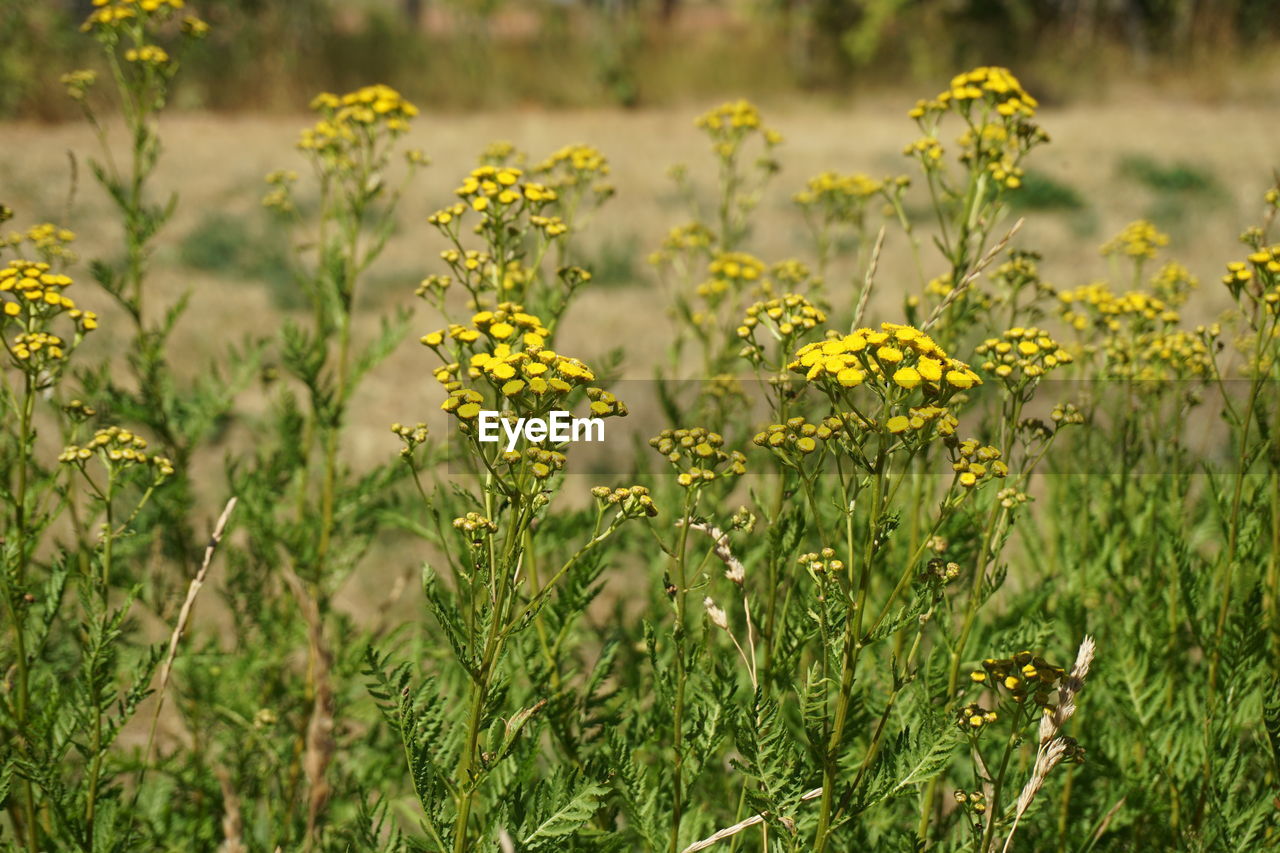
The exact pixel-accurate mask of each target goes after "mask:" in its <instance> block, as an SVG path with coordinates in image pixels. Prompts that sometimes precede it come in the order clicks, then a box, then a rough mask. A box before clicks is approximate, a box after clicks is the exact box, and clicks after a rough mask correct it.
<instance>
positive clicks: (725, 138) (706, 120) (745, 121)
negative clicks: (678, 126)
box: [695, 100, 782, 165]
mask: <svg viewBox="0 0 1280 853" xmlns="http://www.w3.org/2000/svg"><path fill="white" fill-rule="evenodd" d="M695 124H696V125H697V126H698V127H699V128H701V129H702V130H703V131H705V132H706V134H707V135H708V136H709V137H711V148H712V150H713V151H714V152H715V154H716V156H717V157H719V158H721V159H722V160H725V161H728V160H732V159H733V158H734V157H736V156H737V154H738V152H739V151H740V150H741V149H742V147H743V145H744V144H746V142H747V140H749V139H750V138H751V137H753V136H759V137H760V140H761V142H762V143H763V144H764V149H765V152H766V157H765V158H764V160H763V161H762V163H765V164H768V163H772V161H771V160H770V159H769V157H768V156H767V155H768V152H769V151H771V150H772V149H773V148H775V147H777V146H778V145H781V144H782V134H780V133H778V132H777V131H776V130H773V129H771V128H768V127H765V126H764V123H763V120H762V119H761V117H760V111H759V110H758V109H757V108H756V107H755V105H754V104H752V103H751V102H750V101H744V100H738V101H727V102H725V103H723V104H721V105H720V106H718V107H716V108H714V109H712V110H709V111H707V112H706V113H704V114H702V115H701V116H699V117H698V118H697V120H696V122H695ZM775 165H776V164H775Z"/></svg>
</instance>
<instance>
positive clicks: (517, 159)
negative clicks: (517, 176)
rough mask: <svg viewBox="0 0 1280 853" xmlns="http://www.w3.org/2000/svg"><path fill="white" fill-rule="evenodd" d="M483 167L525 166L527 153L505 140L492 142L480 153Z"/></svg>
mask: <svg viewBox="0 0 1280 853" xmlns="http://www.w3.org/2000/svg"><path fill="white" fill-rule="evenodd" d="M478 159H479V161H480V165H481V166H523V165H524V162H525V160H526V159H527V158H526V157H525V153H524V152H523V151H521V150H520V149H519V148H516V146H515V145H514V144H513V143H511V142H508V141H507V140H505V139H498V140H494V141H493V142H490V143H489V144H488V145H486V146H485V147H484V149H483V150H482V151H481V152H480V157H479V158H478Z"/></svg>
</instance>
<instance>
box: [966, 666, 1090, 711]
mask: <svg viewBox="0 0 1280 853" xmlns="http://www.w3.org/2000/svg"><path fill="white" fill-rule="evenodd" d="M1064 675H1066V671H1065V670H1064V669H1063V668H1062V667H1060V666H1054V665H1053V664H1051V663H1049V662H1048V661H1046V660H1045V659H1044V658H1042V657H1039V656H1037V655H1033V654H1031V652H1027V651H1022V652H1018V653H1017V654H1016V655H1014V656H1013V657H1011V658H1000V659H997V658H987V659H986V660H984V661H983V662H982V669H981V670H977V671H974V672H972V673H970V674H969V677H970V678H971V679H972V680H973V681H974V683H976V684H984V685H986V686H988V687H990V688H992V689H993V690H999V689H1001V688H1003V689H1005V690H1007V691H1009V694H1010V696H1011V698H1012V699H1013V701H1015V702H1018V703H1021V702H1025V701H1026V700H1027V698H1028V697H1030V698H1031V699H1032V700H1033V701H1034V702H1035V704H1036V705H1039V706H1040V707H1041V708H1044V709H1045V711H1046V712H1051V711H1052V710H1053V709H1052V708H1051V707H1049V691H1050V690H1052V689H1053V687H1054V685H1056V684H1057V683H1058V681H1059V680H1060V679H1061V678H1062V677H1063V676H1064Z"/></svg>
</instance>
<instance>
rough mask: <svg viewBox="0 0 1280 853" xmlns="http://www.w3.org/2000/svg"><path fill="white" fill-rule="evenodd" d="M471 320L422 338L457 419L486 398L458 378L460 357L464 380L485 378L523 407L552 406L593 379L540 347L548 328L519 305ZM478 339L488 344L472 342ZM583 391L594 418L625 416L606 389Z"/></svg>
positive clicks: (472, 414) (446, 404) (574, 364)
mask: <svg viewBox="0 0 1280 853" xmlns="http://www.w3.org/2000/svg"><path fill="white" fill-rule="evenodd" d="M472 324H473V326H474V328H471V327H467V326H462V325H459V324H453V325H451V326H449V327H448V328H445V329H441V330H438V331H435V332H430V333H428V334H426V335H423V336H422V338H421V341H422V343H423V344H425V345H426V346H429V347H431V348H432V349H434V350H436V352H437V353H439V354H440V356H441V358H442V359H444V361H445V364H444V365H442V366H441V367H438V368H436V370H435V378H436V380H437V381H438V382H440V384H441V385H443V386H444V388H445V390H446V391H448V392H449V397H448V399H446V400H445V402H444V403H443V404H442V406H441V408H442V409H444V410H445V411H446V412H450V413H452V414H453V415H454V416H455V417H457V418H459V419H460V420H462V421H470V420H472V419H474V418H475V417H476V416H477V415H478V414H479V413H480V410H481V409H482V408H483V403H484V402H485V396H484V394H482V393H481V392H480V391H478V390H476V389H475V388H468V387H466V386H464V384H463V382H462V380H461V379H460V374H461V372H462V364H461V359H463V358H465V359H466V362H467V364H466V375H467V377H468V378H470V379H472V380H482V381H484V382H485V383H487V385H488V386H489V387H491V388H492V389H493V390H494V391H495V392H496V394H497V395H499V396H501V397H502V398H505V399H506V401H507V402H508V403H512V404H514V405H516V407H517V408H518V409H522V410H525V411H549V410H550V409H554V408H556V407H557V404H559V403H560V402H561V401H562V400H563V399H564V397H565V396H566V395H568V394H569V393H570V392H571V391H573V390H574V389H575V388H583V387H585V386H587V385H588V384H589V383H591V382H594V381H595V378H596V377H595V374H594V373H592V371H591V369H590V368H589V367H587V365H585V364H584V363H582V362H581V361H579V360H578V359H576V358H570V357H568V356H563V355H560V354H559V353H556V352H555V351H553V350H550V349H547V348H545V346H544V343H545V340H546V337H547V335H548V334H549V333H548V331H547V328H546V327H545V326H544V325H543V324H542V321H541V320H540V319H539V318H538V317H536V316H534V315H533V314H529V313H526V312H525V310H524V308H523V307H522V306H520V305H516V304H513V303H510V302H504V303H502V304H501V305H499V306H498V307H497V308H496V309H495V310H493V311H481V312H479V313H477V314H476V315H475V316H474V317H472ZM446 342H453V343H454V344H455V345H456V348H455V349H454V351H453V352H446V351H445V347H446ZM478 343H479V344H482V346H485V347H489V348H488V349H479V350H477V349H476V348H475V347H472V346H471V345H472V344H478ZM585 393H586V396H587V398H588V399H589V400H590V401H591V404H590V411H591V415H592V416H593V417H613V416H617V417H625V416H626V414H627V407H626V405H625V404H624V403H622V401H620V400H618V399H617V398H616V397H615V396H614V395H613V394H611V393H609V392H608V391H604V390H601V389H599V388H586V391H585Z"/></svg>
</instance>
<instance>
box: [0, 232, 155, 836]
mask: <svg viewBox="0 0 1280 853" xmlns="http://www.w3.org/2000/svg"><path fill="white" fill-rule="evenodd" d="M4 213H5V214H6V218H7V214H8V211H7V210H6V211H4ZM70 236H71V235H70V234H69V233H68V232H66V231H64V230H59V229H54V228H52V227H51V226H37V227H35V228H32V229H30V230H29V231H27V232H26V233H25V235H23V234H19V235H18V237H17V239H13V240H9V241H7V244H8V245H7V247H6V248H8V249H9V250H11V251H12V252H13V253H14V254H15V255H17V257H14V258H12V259H10V260H9V261H8V262H7V263H6V265H5V266H4V267H3V268H0V335H2V336H3V340H4V362H5V363H4V367H3V397H2V398H0V405H2V406H3V411H4V418H5V424H6V430H5V431H4V434H3V444H2V445H0V447H2V448H3V450H2V453H3V461H4V472H5V474H4V478H3V481H2V485H0V488H2V489H3V498H4V504H5V525H4V531H5V532H4V536H3V541H2V543H0V554H3V564H2V565H0V577H2V578H3V587H0V595H2V596H3V598H4V612H5V622H6V640H7V642H6V645H5V656H4V660H3V666H4V669H5V673H6V675H5V691H4V698H3V703H0V733H2V736H3V739H4V743H5V757H4V760H3V765H2V766H0V780H3V781H2V785H3V790H4V792H5V796H4V799H5V805H6V807H7V810H8V815H9V821H8V825H9V830H10V831H11V833H12V835H11V842H12V844H13V845H14V846H15V848H18V849H26V850H33V851H34V850H44V849H49V848H50V847H51V846H52V847H58V848H64V849H69V848H77V847H79V848H83V847H85V846H87V845H91V844H92V843H93V839H97V838H110V839H117V843H120V844H126V843H127V839H129V838H131V837H134V834H133V826H134V819H133V816H132V815H131V814H130V811H129V809H128V807H127V805H126V803H125V800H126V796H125V789H124V787H123V784H122V783H123V781H124V774H125V771H126V765H125V763H124V762H122V760H121V756H120V755H119V754H118V752H116V751H115V750H113V746H114V744H115V743H116V741H117V739H118V737H119V736H120V734H121V731H122V730H123V728H124V727H125V725H126V724H127V723H128V722H129V720H130V719H131V718H132V717H133V716H134V715H135V713H136V712H137V711H138V707H139V704H140V703H141V702H142V700H143V699H144V698H145V697H146V695H147V692H148V690H149V687H150V682H151V676H152V673H153V672H154V669H155V667H156V665H157V664H158V662H159V654H158V649H157V648H154V647H151V646H148V645H145V644H142V645H138V644H126V643H125V642H123V637H124V635H125V634H126V633H127V631H128V620H129V618H130V613H131V610H132V606H133V602H134V600H135V599H136V598H137V597H138V595H139V593H140V588H139V587H138V586H137V585H136V584H135V583H133V582H130V581H127V580H122V577H121V576H122V575H125V577H128V575H127V574H126V573H125V572H123V571H122V567H121V566H120V565H119V563H118V561H117V560H116V553H117V551H118V550H119V544H120V543H122V542H127V541H128V540H129V539H130V538H132V537H133V536H134V535H135V531H134V529H133V525H134V523H135V521H136V519H137V518H138V515H139V513H140V512H141V511H142V509H143V508H144V507H145V506H146V504H147V503H148V501H149V500H150V498H151V496H152V494H153V493H154V491H155V490H156V488H157V487H159V486H160V485H161V484H162V483H163V482H164V481H165V480H166V479H168V478H169V477H171V476H172V475H173V474H174V467H173V463H172V462H170V460H169V459H168V458H166V457H164V456H160V455H155V454H153V453H152V452H151V451H150V450H149V449H148V445H147V441H146V440H145V439H144V438H143V437H141V436H139V435H136V434H134V433H133V432H131V431H130V430H128V429H122V428H120V427H115V426H113V427H110V428H103V429H98V430H94V429H93V427H92V421H93V420H94V419H95V416H96V414H97V413H96V411H95V410H94V409H93V408H92V407H91V406H88V405H86V404H84V403H83V402H81V401H80V400H79V399H65V398H64V396H63V387H62V386H64V385H65V384H67V382H68V379H69V375H68V374H69V366H70V364H71V359H72V356H73V355H74V354H75V352H76V350H77V349H78V348H79V347H80V344H81V343H82V342H83V341H84V339H85V337H86V336H87V335H89V334H90V333H92V332H93V331H94V330H95V329H96V328H97V327H98V319H97V315H96V313H95V312H93V311H90V310H86V309H84V308H82V307H80V306H79V305H78V304H77V303H76V300H75V298H73V297H72V296H71V295H69V293H68V291H69V290H70V289H71V287H72V285H73V281H72V279H71V277H70V276H68V275H67V274H66V273H63V272H60V271H59V267H60V266H61V265H62V264H63V263H64V262H65V261H66V260H67V259H68V253H67V251H66V249H65V244H66V243H67V242H68V241H69V240H70ZM28 252H30V253H31V254H27V253H28ZM41 429H53V430H55V431H57V432H60V433H61V437H62V440H63V441H65V442H66V445H65V448H64V449H63V450H62V452H61V453H60V454H58V455H57V458H56V460H53V459H50V458H49V457H48V454H45V453H42V452H40V448H39V446H38V438H39V433H40V431H41ZM68 519H69V520H70V523H71V524H72V525H73V526H74V527H75V528H76V529H77V530H78V531H79V532H78V534H77V536H76V537H75V540H74V541H72V542H67V541H65V539H64V538H63V537H62V536H59V535H58V534H57V533H56V532H55V531H56V529H57V525H59V524H64V523H66V521H67V520H68Z"/></svg>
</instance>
